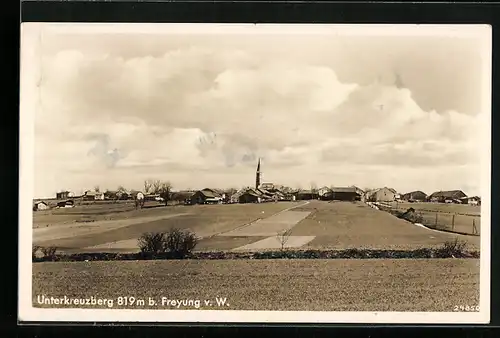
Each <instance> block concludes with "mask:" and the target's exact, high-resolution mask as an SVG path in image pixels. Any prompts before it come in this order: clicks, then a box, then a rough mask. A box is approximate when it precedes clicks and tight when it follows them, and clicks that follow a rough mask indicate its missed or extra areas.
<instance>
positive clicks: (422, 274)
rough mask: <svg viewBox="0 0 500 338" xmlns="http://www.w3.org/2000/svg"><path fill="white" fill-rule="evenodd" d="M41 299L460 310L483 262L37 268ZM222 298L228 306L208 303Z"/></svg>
mask: <svg viewBox="0 0 500 338" xmlns="http://www.w3.org/2000/svg"><path fill="white" fill-rule="evenodd" d="M38 295H45V296H48V297H51V296H53V297H62V296H67V297H78V298H85V297H91V296H94V297H102V298H114V307H116V308H120V306H118V305H117V302H116V297H120V296H134V297H136V298H143V299H147V297H153V298H154V299H155V300H157V301H158V303H160V301H161V297H167V298H168V299H180V300H182V299H199V300H201V306H202V308H209V309H230V310H306V311H453V308H454V306H455V305H462V304H468V305H477V304H478V302H479V260H478V259H432V260H420V259H411V260H407V259H399V260H389V259H384V260H381V259H378V260H377V259H375V260H371V259H361V260H343V259H339V260H258V261H255V260H223V261H207V260H182V261H139V262H136V261H122V262H88V263H87V262H72V263H34V264H33V294H32V296H33V304H34V306H40V305H37V304H36V299H37V296H38ZM216 297H222V298H227V303H228V304H229V306H227V305H226V306H224V307H217V306H216V305H214V306H213V307H207V306H204V300H211V301H212V302H213V303H215V298H216ZM42 306H43V307H48V305H42ZM61 306H64V305H55V306H54V307H61ZM105 307H106V306H101V308H105ZM95 308H99V306H95ZM129 308H130V307H129ZM145 308H148V307H147V306H146V307H145ZM153 308H157V309H172V308H169V307H162V306H158V307H153ZM181 309H184V310H186V309H189V307H187V308H181Z"/></svg>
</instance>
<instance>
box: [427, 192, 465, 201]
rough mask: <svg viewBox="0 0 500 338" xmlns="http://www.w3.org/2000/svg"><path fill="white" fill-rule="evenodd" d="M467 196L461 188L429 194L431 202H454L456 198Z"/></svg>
mask: <svg viewBox="0 0 500 338" xmlns="http://www.w3.org/2000/svg"><path fill="white" fill-rule="evenodd" d="M464 197H467V195H466V194H465V193H464V192H463V191H461V190H449V191H436V192H434V193H432V194H431V195H430V196H429V200H430V201H431V202H438V203H454V200H460V199H461V198H464Z"/></svg>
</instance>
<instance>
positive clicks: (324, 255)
mask: <svg viewBox="0 0 500 338" xmlns="http://www.w3.org/2000/svg"><path fill="white" fill-rule="evenodd" d="M466 246H467V243H465V242H460V241H458V240H455V241H452V242H446V243H444V245H443V246H441V247H438V248H421V249H414V250H378V249H357V248H351V249H345V250H276V251H264V252H224V251H216V252H188V253H185V254H183V255H180V254H179V253H178V252H176V251H163V252H157V253H155V254H153V253H151V252H147V251H143V252H139V253H127V254H123V253H83V254H71V255H55V256H53V257H49V256H43V257H35V256H34V257H33V261H34V262H42V261H115V260H149V259H208V260H212V259H219V260H220V259H369V258H373V259H384V258H385V259H403V258H410V259H411V258H413V259H427V258H479V257H480V253H479V251H475V250H471V251H469V250H467V249H466Z"/></svg>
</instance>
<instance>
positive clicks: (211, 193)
mask: <svg viewBox="0 0 500 338" xmlns="http://www.w3.org/2000/svg"><path fill="white" fill-rule="evenodd" d="M222 199H223V194H221V193H220V192H219V191H218V190H217V189H210V188H205V189H203V190H198V191H197V192H195V193H194V194H193V195H192V196H191V197H190V199H189V201H190V204H208V203H222Z"/></svg>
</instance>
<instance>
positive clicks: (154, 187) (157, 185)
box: [150, 180, 163, 194]
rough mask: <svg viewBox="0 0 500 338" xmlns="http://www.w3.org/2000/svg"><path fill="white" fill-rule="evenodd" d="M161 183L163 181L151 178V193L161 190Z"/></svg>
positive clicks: (157, 192)
mask: <svg viewBox="0 0 500 338" xmlns="http://www.w3.org/2000/svg"><path fill="white" fill-rule="evenodd" d="M162 184H163V182H162V181H160V180H152V181H151V188H150V192H151V193H152V194H159V193H160V192H161V190H162Z"/></svg>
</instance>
